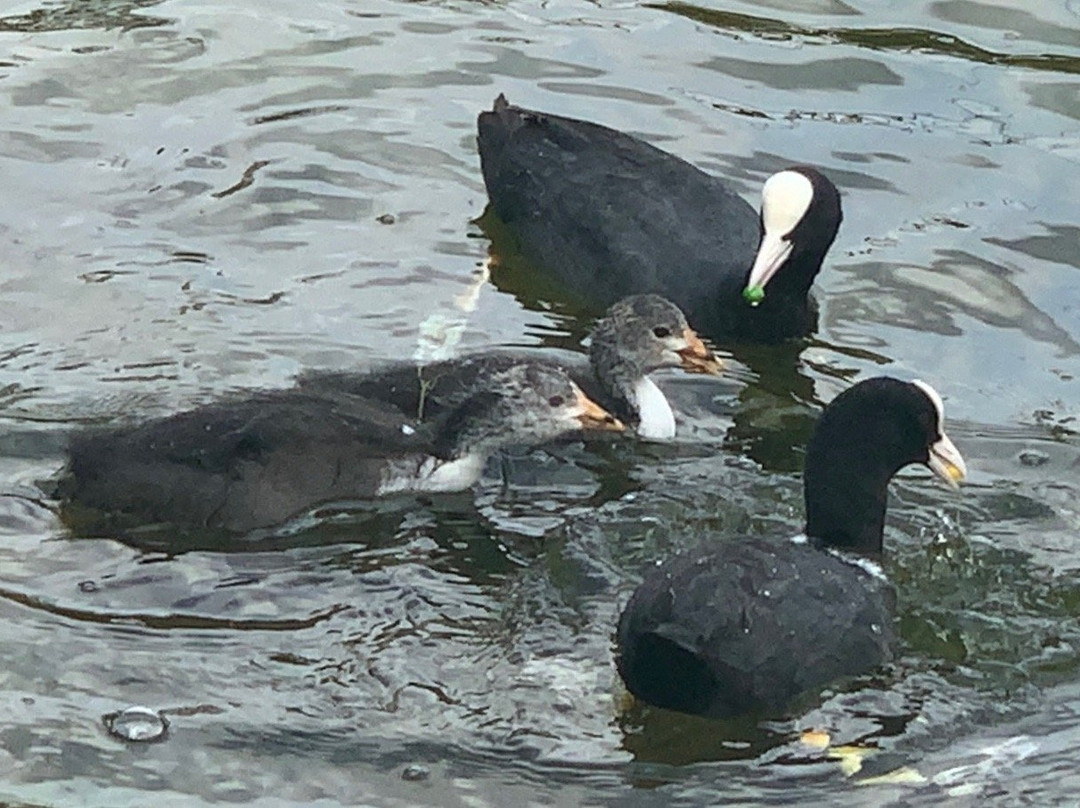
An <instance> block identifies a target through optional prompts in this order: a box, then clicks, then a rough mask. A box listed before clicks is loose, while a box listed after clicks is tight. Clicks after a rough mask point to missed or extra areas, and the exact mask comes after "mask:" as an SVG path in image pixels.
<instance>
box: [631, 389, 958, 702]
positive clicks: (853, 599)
mask: <svg viewBox="0 0 1080 808" xmlns="http://www.w3.org/2000/svg"><path fill="white" fill-rule="evenodd" d="M942 420H943V416H942V410H941V402H940V398H939V397H938V396H937V394H936V393H935V392H933V390H932V389H931V388H929V387H927V386H926V385H924V384H922V383H920V382H915V383H907V382H901V381H897V380H895V379H888V378H878V379H870V380H867V381H864V382H861V383H859V384H857V385H855V386H854V387H852V388H851V389H849V390H847V391H845V392H844V393H842V394H841V395H840V396H838V397H837V398H836V399H835V400H834V401H833V402H832V403H831V404H830V405H829V406H828V407H826V409H825V412H824V413H823V415H822V418H821V420H820V422H819V423H818V425H817V428H816V430H815V432H814V436H813V438H812V439H811V443H810V447H809V450H808V452H807V458H806V467H805V475H804V491H805V496H806V505H807V527H806V536H808V537H809V539H808V540H806V541H803V542H801V543H797V542H795V541H791V540H784V539H775V540H769V539H762V538H731V539H727V540H724V541H721V542H717V541H709V540H705V541H703V542H702V543H701V544H700V545H698V546H697V547H696V548H695V549H693V550H690V551H687V552H684V553H681V554H679V555H676V556H674V557H673V558H670V559H668V560H667V561H665V562H664V563H662V564H660V565H659V566H657V567H656V568H654V569H652V570H650V571H649V572H648V573H647V574H646V576H645V579H644V581H643V582H642V584H641V585H640V586H639V587H638V588H637V590H636V591H635V592H634V594H633V596H632V597H631V598H630V601H629V602H628V603H627V605H626V607H625V608H624V609H623V612H622V615H621V617H620V619H619V625H618V630H617V633H616V643H617V664H618V668H619V673H620V674H621V676H622V678H623V680H624V681H625V682H626V685H627V687H628V688H629V690H630V691H631V692H632V693H634V694H635V695H636V696H638V697H639V698H641V699H642V700H643V701H646V702H648V703H649V704H653V705H656V706H659V707H666V708H669V709H673V710H679V711H682V712H687V713H694V714H700V715H708V716H716V717H722V716H730V715H736V714H741V713H745V712H752V711H764V712H770V713H771V712H776V711H779V710H782V709H783V708H784V707H785V706H787V705H788V704H790V703H791V701H792V700H793V699H795V697H797V696H799V695H800V694H803V693H806V692H808V691H813V690H815V689H818V688H820V687H822V686H824V685H826V684H828V683H829V682H832V681H834V680H837V679H840V678H842V677H847V676H853V675H857V674H861V673H866V672H868V671H870V670H873V669H874V668H875V667H877V666H879V665H880V664H882V663H883V662H885V661H887V660H888V659H889V658H890V657H891V655H892V652H893V649H894V647H895V644H896V634H895V630H894V627H893V619H892V610H893V594H892V591H891V588H890V586H889V584H888V582H887V581H886V580H885V578H884V576H883V574H882V573H881V572H880V570H878V569H877V568H876V565H875V564H872V563H871V562H870V561H869V560H868V559H869V557H873V556H875V555H877V554H878V553H880V551H881V541H882V532H883V529H884V517H885V507H886V497H887V491H886V487H887V484H888V481H889V479H890V478H891V477H892V476H893V475H894V474H895V473H896V472H897V471H898V470H899V469H900V468H901V467H903V466H905V465H908V464H910V463H923V464H926V465H928V466H929V467H930V468H931V469H932V470H933V471H934V472H935V473H936V474H938V475H939V476H941V477H943V478H944V479H946V480H947V481H948V482H950V483H951V484H955V483H956V482H957V481H958V480H959V479H960V478H962V477H963V475H964V473H965V471H966V470H965V468H964V464H963V459H962V458H961V457H960V454H959V452H957V450H956V448H955V446H953V444H952V442H951V441H950V440H949V439H948V437H946V436H945V433H944V432H943V429H942ZM804 538H805V537H804ZM845 553H850V555H844V554H845Z"/></svg>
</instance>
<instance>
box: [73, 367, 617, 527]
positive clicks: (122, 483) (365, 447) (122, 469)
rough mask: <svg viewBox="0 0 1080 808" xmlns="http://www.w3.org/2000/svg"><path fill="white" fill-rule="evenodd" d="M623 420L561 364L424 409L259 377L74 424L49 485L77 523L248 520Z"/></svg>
mask: <svg viewBox="0 0 1080 808" xmlns="http://www.w3.org/2000/svg"><path fill="white" fill-rule="evenodd" d="M622 428H623V426H622V424H621V423H620V422H619V421H618V420H617V419H616V418H615V417H614V416H612V415H610V414H609V413H608V412H606V411H605V410H604V409H603V408H601V407H600V406H599V405H597V404H596V403H594V402H593V401H592V400H591V399H589V398H588V397H587V396H586V395H585V394H584V393H583V392H582V391H581V389H580V388H579V387H578V386H577V385H576V384H574V383H573V382H572V381H571V380H570V379H569V377H567V376H566V375H565V374H564V373H562V372H561V371H559V370H558V369H556V368H551V367H546V366H543V365H536V364H530V363H524V364H523V363H518V364H515V365H512V366H510V367H508V368H503V369H497V370H493V371H492V372H490V373H487V374H484V375H483V377H482V378H479V379H478V384H477V388H476V390H475V391H473V393H472V394H471V395H469V396H468V397H466V398H465V399H464V400H463V401H462V402H461V403H460V404H458V405H457V406H456V407H454V408H453V409H450V410H448V411H447V412H446V413H445V414H444V415H443V416H442V417H441V418H438V419H434V420H432V421H429V422H420V421H418V420H416V419H413V418H410V417H407V416H405V415H403V414H402V413H400V412H397V411H394V410H393V408H391V407H389V406H388V405H387V404H386V403H385V402H381V401H371V400H369V399H365V398H363V397H360V396H355V395H349V394H347V393H345V392H342V391H338V392H336V393H329V392H327V391H322V392H320V393H313V392H309V391H305V390H302V389H299V388H293V389H288V390H277V391H266V392H260V393H256V394H254V395H248V396H246V397H244V398H236V399H233V400H229V401H223V402H218V403H213V404H209V405H206V406H203V407H199V408H197V409H194V410H191V411H189V412H183V413H179V414H176V415H172V416H169V417H167V418H162V419H158V420H153V421H149V422H147V423H144V424H141V425H136V426H128V427H120V428H109V429H103V430H98V431H91V432H87V433H84V434H81V435H77V436H76V437H74V438H73V439H72V442H71V444H70V446H69V454H70V462H69V464H68V467H67V469H66V474H65V476H64V478H63V479H62V480H61V481H60V484H59V486H58V495H59V496H60V497H61V499H62V500H63V507H64V509H65V510H66V511H67V512H68V513H69V514H72V515H73V516H74V519H73V520H71V521H73V522H75V523H77V524H78V525H79V526H80V528H83V529H89V530H96V529H100V528H104V529H105V530H113V529H117V528H119V529H123V528H130V527H143V526H147V525H153V524H161V523H165V524H171V525H181V526H186V527H189V528H190V527H193V528H197V529H202V528H209V529H214V530H221V531H226V532H231V533H246V532H249V531H251V530H254V529H256V528H261V527H269V526H272V525H276V524H279V523H280V522H282V521H284V520H286V519H288V518H289V517H291V516H295V515H297V514H300V513H302V512H303V511H305V510H307V509H309V508H311V507H312V506H315V505H317V504H319V503H322V502H328V501H333V500H340V499H356V498H363V497H371V496H380V495H384V494H390V493H394V492H401V491H430V492H438V491H458V490H462V489H464V488H467V487H468V486H470V485H471V484H472V483H474V482H475V481H476V480H477V479H478V477H479V476H480V473H481V471H482V469H483V465H484V461H485V460H486V458H487V457H488V455H489V454H490V453H492V452H493V451H494V450H495V449H497V448H499V447H500V446H503V445H507V444H516V445H519V444H533V443H540V442H543V441H547V440H551V439H553V438H556V437H559V436H560V435H563V434H565V433H568V432H572V431H576V430H579V429H603V430H621V429H622ZM94 514H100V518H98V519H90V518H87V517H88V516H90V515H94ZM94 525H98V526H100V528H95V527H93V526H94Z"/></svg>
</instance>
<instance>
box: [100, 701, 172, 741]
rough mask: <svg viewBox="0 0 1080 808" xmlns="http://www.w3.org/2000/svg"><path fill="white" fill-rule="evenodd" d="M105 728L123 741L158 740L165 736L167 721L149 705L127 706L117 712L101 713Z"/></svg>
mask: <svg viewBox="0 0 1080 808" xmlns="http://www.w3.org/2000/svg"><path fill="white" fill-rule="evenodd" d="M101 720H102V721H104V722H105V728H106V729H107V730H108V731H109V732H110V733H111V734H113V735H115V736H116V737H117V738H122V739H123V740H125V741H140V742H145V741H159V740H161V739H163V738H164V737H165V731H166V730H167V729H168V728H169V722H168V721H166V720H165V716H163V715H162V714H161V713H159V712H157V711H156V710H151V709H150V708H149V707H128V708H127V709H126V710H121V711H120V712H118V713H109V714H108V715H103V716H102V717H101Z"/></svg>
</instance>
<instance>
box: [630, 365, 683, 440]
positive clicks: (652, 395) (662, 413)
mask: <svg viewBox="0 0 1080 808" xmlns="http://www.w3.org/2000/svg"><path fill="white" fill-rule="evenodd" d="M634 399H635V401H634V403H635V404H637V408H638V417H639V418H640V419H641V421H640V423H639V424H638V428H637V432H638V435H639V436H641V437H643V438H647V439H649V440H671V439H672V438H674V437H675V413H673V412H672V411H671V405H670V404H669V403H668V400H667V396H665V395H664V392H663V390H661V389H660V388H659V387H657V386H656V383H655V382H654V381H653V380H652V379H650V378H649V377H648V376H644V377H642V378H641V379H640V380H638V381H637V383H635V384H634Z"/></svg>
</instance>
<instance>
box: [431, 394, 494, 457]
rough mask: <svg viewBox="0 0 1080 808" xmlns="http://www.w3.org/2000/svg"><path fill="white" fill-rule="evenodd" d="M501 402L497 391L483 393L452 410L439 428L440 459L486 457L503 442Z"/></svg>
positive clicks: (437, 452)
mask: <svg viewBox="0 0 1080 808" xmlns="http://www.w3.org/2000/svg"><path fill="white" fill-rule="evenodd" d="M500 404H501V402H500V401H499V398H498V396H497V395H496V394H495V393H487V392H482V393H477V394H475V395H472V396H470V397H469V398H468V399H466V400H465V402H463V403H462V404H461V405H460V406H458V407H455V408H454V409H453V410H451V411H450V412H449V413H448V414H447V416H446V417H445V418H444V419H443V420H442V421H441V422H440V423H439V424H438V426H437V427H436V430H435V439H434V442H433V448H434V451H433V454H434V456H435V457H437V458H439V459H440V460H458V459H460V458H463V457H465V456H478V457H483V458H486V457H487V455H489V454H490V453H491V452H492V451H494V450H495V449H496V448H497V447H498V445H499V444H500V443H501V442H502V437H503V436H502V430H500V429H499V424H500V423H501V422H502V416H503V415H504V413H502V412H501V411H500Z"/></svg>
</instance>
